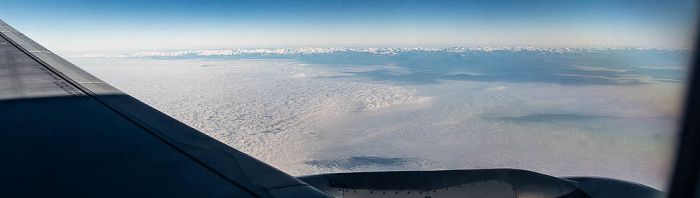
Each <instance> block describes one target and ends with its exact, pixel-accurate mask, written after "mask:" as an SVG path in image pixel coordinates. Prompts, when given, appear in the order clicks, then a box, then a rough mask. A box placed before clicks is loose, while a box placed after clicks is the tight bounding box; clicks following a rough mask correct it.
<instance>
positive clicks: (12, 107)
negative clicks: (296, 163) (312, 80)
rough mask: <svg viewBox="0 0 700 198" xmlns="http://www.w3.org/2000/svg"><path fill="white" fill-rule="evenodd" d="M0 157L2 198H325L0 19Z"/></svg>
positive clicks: (316, 191) (313, 189)
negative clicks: (106, 81) (101, 76)
mask: <svg viewBox="0 0 700 198" xmlns="http://www.w3.org/2000/svg"><path fill="white" fill-rule="evenodd" d="M0 152H2V160H0V168H2V171H0V189H2V191H0V192H1V193H2V195H3V196H6V195H16V196H21V197H145V196H147V197H327V195H326V194H324V193H322V192H320V191H318V190H317V189H315V188H313V187H310V186H309V185H308V184H306V183H304V182H301V181H300V180H297V179H296V178H293V177H291V176H290V175H288V174H286V173H284V172H282V171H279V170H277V169H275V168H273V167H271V166H269V165H267V164H265V163H263V162H260V161H258V160H256V159H254V158H253V157H250V156H248V155H246V154H244V153H241V152H240V151H237V150H235V149H233V148H231V147H229V146H228V145H225V144H223V143H221V142H219V141H217V140H215V139H213V138H211V137H209V136H207V135H205V134H203V133H201V132H199V131H197V130H195V129H193V128H191V127H189V126H187V125H185V124H183V123H181V122H179V121H177V120H175V119H173V118H171V117H169V116H167V115H165V114H163V113H161V112H159V111H157V110H155V109H153V108H152V107H150V106H148V105H146V104H144V103H142V102H140V101H138V100H136V99H134V98H133V97H131V96H129V95H126V94H125V93H123V92H121V91H119V90H118V89H116V88H114V87H112V86H110V85H109V84H107V83H105V82H104V81H102V80H100V79H98V78H96V77H94V76H92V75H90V74H89V73H87V72H85V71H83V70H82V69H80V68H78V67H76V66H75V65H73V64H71V63H69V62H68V61H66V60H64V59H63V58H61V57H59V56H57V55H55V54H54V53H52V52H51V51H49V50H48V49H46V48H44V47H42V46H41V45H39V44H37V43H36V42H34V41H32V40H31V39H29V38H28V37H26V36H24V35H23V34H22V33H20V32H18V31H17V30H15V29H14V28H12V27H10V26H9V25H7V24H6V23H5V22H3V21H0ZM12 197H14V196H12Z"/></svg>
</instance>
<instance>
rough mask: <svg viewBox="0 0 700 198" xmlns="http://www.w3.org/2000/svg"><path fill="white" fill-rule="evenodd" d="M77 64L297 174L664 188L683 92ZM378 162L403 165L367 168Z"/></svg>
mask: <svg viewBox="0 0 700 198" xmlns="http://www.w3.org/2000/svg"><path fill="white" fill-rule="evenodd" d="M310 51H313V52H314V53H316V52H318V51H314V50H310ZM186 53H198V54H201V53H205V52H203V51H196V50H195V51H194V52H193V51H190V52H186ZM206 53H207V54H216V53H229V51H220V52H216V53H214V52H210V51H207V52H206ZM264 53H268V51H265V52H264ZM271 53H273V52H271ZM274 53H276V52H274ZM178 54H181V53H179V52H174V53H170V54H163V55H178ZM93 57H94V56H93ZM71 61H72V62H74V63H76V64H77V65H80V66H81V67H82V68H84V69H86V70H87V71H88V72H90V73H92V74H95V75H96V76H98V77H99V78H101V79H103V80H105V81H107V82H109V83H110V84H112V85H114V86H116V87H118V88H119V89H121V90H123V91H125V92H127V93H128V94H131V95H133V96H135V97H136V98H138V99H140V100H142V101H144V102H146V103H148V104H150V105H152V106H154V107H156V108H157V109H159V110H161V111H164V112H165V113H167V114H169V115H171V116H173V117H175V118H176V119H178V120H180V121H182V122H184V123H186V124H188V125H190V126H192V127H194V128H197V129H199V130H201V131H203V132H204V133H206V134H208V135H210V136H212V137H214V138H216V139H218V140H220V141H222V142H224V143H226V144H228V145H231V146H232V147H234V148H236V149H239V150H241V151H243V152H245V153H248V154H250V155H252V156H254V157H256V158H258V159H260V160H262V161H264V162H266V163H270V164H272V165H273V166H275V167H278V168H280V169H282V170H284V171H286V172H288V173H290V174H292V175H304V174H318V173H326V172H344V171H377V170H434V169H469V168H521V169H529V170H533V171H540V172H543V173H547V174H553V175H558V176H573V175H583V176H604V177H613V178H618V179H624V180H631V181H636V182H640V183H644V184H647V185H651V186H653V187H656V188H663V187H664V185H665V182H666V179H665V178H666V176H667V175H666V174H667V173H668V168H669V161H670V160H671V156H672V155H671V153H672V149H673V145H672V143H673V141H672V140H673V138H672V137H674V127H675V121H676V120H675V119H676V118H677V114H678V104H679V103H680V102H679V98H680V97H679V95H680V92H681V90H682V86H680V85H679V84H672V83H658V82H656V81H653V84H640V85H634V86H617V85H587V86H573V85H561V84H548V83H503V82H470V81H440V83H438V84H424V85H403V86H399V85H391V84H386V83H380V82H374V81H368V80H367V79H365V78H362V77H359V76H354V75H352V74H350V73H348V72H358V71H378V70H382V71H385V70H386V71H392V72H394V73H396V74H397V75H398V74H406V72H405V71H404V70H403V69H402V68H400V67H398V66H393V65H383V66H381V65H380V66H356V67H355V66H351V67H342V68H337V67H324V66H323V65H309V64H302V63H299V62H296V61H291V60H245V59H244V60H207V59H176V60H155V59H129V58H73V59H71ZM584 69H589V70H590V69H591V68H584ZM596 69H597V68H596ZM598 70H599V69H598ZM402 72H403V73H402ZM332 77H343V78H332ZM630 77H634V76H630ZM593 78H595V76H593ZM634 78H640V77H634ZM376 159H385V161H390V162H395V163H393V165H391V166H387V165H382V164H366V165H362V164H359V165H358V162H365V161H367V160H376ZM363 160H364V161H363ZM329 164H330V165H329ZM333 164H343V166H334V165H333Z"/></svg>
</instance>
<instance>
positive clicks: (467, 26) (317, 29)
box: [0, 0, 697, 52]
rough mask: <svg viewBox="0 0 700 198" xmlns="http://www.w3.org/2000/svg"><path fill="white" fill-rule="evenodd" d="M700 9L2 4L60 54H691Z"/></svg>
mask: <svg viewBox="0 0 700 198" xmlns="http://www.w3.org/2000/svg"><path fill="white" fill-rule="evenodd" d="M696 4H697V3H696V2H695V1H687V0H679V1H645V0H636V1H574V0H572V1H236V2H229V1H60V2H59V1H32V0H27V1H1V0H0V5H2V6H0V19H2V20H5V21H6V22H7V23H9V24H10V25H13V26H14V27H15V28H17V29H19V30H20V31H22V32H23V33H25V34H27V35H29V36H30V37H31V38H33V39H35V40H37V41H38V42H40V43H42V44H43V45H45V46H47V47H48V48H49V49H52V50H54V51H58V52H60V51H75V52H77V51H80V52H93V51H94V52H98V51H99V52H116V51H128V50H174V49H191V48H240V47H296V46H320V47H325V46H348V47H362V46H373V47H391V46H473V45H499V46H502V45H518V46H521V45H527V46H643V47H682V48H685V47H690V46H691V43H692V41H690V39H691V38H692V37H693V35H694V30H695V23H696V22H695V18H696V15H695V14H696V10H697V9H696V8H697V5H696Z"/></svg>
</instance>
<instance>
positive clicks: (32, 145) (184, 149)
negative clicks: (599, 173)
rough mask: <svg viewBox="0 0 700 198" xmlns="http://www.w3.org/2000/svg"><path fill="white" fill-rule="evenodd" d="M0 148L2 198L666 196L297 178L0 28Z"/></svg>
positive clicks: (446, 176) (609, 182) (549, 180)
mask: <svg viewBox="0 0 700 198" xmlns="http://www.w3.org/2000/svg"><path fill="white" fill-rule="evenodd" d="M0 152H2V156H1V157H2V158H1V160H0V168H1V169H2V171H0V196H3V197H330V196H331V195H332V196H335V197H417V198H425V197H431V198H432V197H434V198H438V197H464V196H469V197H562V198H588V197H662V196H663V195H664V194H663V193H662V192H660V191H658V190H656V189H653V188H649V187H647V186H644V185H640V184H635V183H630V182H626V181H619V180H614V179H606V178H590V177H576V178H557V177H552V176H549V175H544V174H539V173H535V172H531V171H525V170H513V169H484V170H449V171H404V172H369V173H335V174H323V175H312V176H304V177H299V178H294V177H292V176H290V175H288V174H285V173H283V172H282V171H279V170H277V169H275V168H273V167H271V166H269V165H267V164H265V163H263V162H260V161H258V160H256V159H254V158H252V157H250V156H248V155H246V154H244V153H241V152H239V151H237V150H235V149H233V148H231V147H229V146H227V145H225V144H223V143H221V142H219V141H217V140H215V139H213V138H211V137H209V136H207V135H205V134H203V133H201V132H199V131H197V130H195V129H193V128H191V127H189V126H187V125H185V124H183V123H181V122H179V121H177V120H175V119H173V118H171V117H169V116H167V115H165V114H163V113H161V112H159V111H158V110H156V109H154V108H152V107H150V106H148V105H146V104H144V103H142V102H140V101H138V100H136V99H134V98H133V97H131V96H129V95H127V94H125V93H123V92H121V91H119V90H118V89H116V88H114V87H112V86H110V85H109V84H107V83H105V82H104V81H102V80H100V79H98V78H96V77H94V76H92V75H90V74H88V73H87V72H85V71H83V70H81V69H80V68H78V67H76V66H75V65H73V64H71V63H69V62H68V61H66V60H64V59H62V58H61V57H59V56H57V55H56V54H54V53H52V52H51V51H49V50H48V49H46V48H44V47H42V46H41V45H39V44H37V43H36V42H34V41H32V40H31V39H29V38H28V37H26V36H24V35H23V34H22V33H20V32H18V31H17V30H15V29H14V28H12V27H10V26H9V25H7V24H6V23H5V22H3V21H0ZM305 182H306V183H305ZM309 184H311V185H313V187H312V186H310V185H309Z"/></svg>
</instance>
